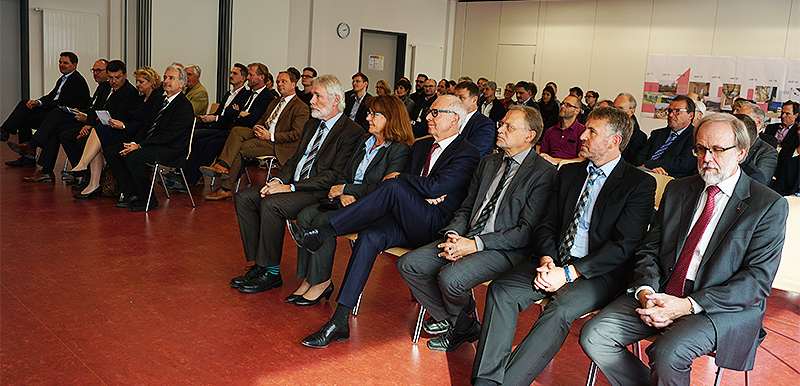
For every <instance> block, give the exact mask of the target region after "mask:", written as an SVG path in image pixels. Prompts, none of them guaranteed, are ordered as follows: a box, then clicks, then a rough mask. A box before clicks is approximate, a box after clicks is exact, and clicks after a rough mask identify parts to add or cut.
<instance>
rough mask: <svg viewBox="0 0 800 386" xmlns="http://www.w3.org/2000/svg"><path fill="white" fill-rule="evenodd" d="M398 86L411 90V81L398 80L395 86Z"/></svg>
mask: <svg viewBox="0 0 800 386" xmlns="http://www.w3.org/2000/svg"><path fill="white" fill-rule="evenodd" d="M397 87H402V88H404V89H406V91H411V82H409V81H408V80H405V79H400V80H398V81H397V84H396V85H395V88H397Z"/></svg>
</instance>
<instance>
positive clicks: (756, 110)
mask: <svg viewBox="0 0 800 386" xmlns="http://www.w3.org/2000/svg"><path fill="white" fill-rule="evenodd" d="M745 109H746V110H745ZM739 110H745V111H750V112H749V113H744V111H742V112H743V113H744V114H747V115H749V116H750V118H753V120H756V119H760V120H761V127H763V126H764V124H765V123H766V121H767V113H766V112H764V109H762V108H761V106H759V105H757V104H755V103H748V104H746V105H744V106H742V107H740V108H739ZM761 127H756V130H761Z"/></svg>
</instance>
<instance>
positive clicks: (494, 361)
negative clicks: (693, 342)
mask: <svg viewBox="0 0 800 386" xmlns="http://www.w3.org/2000/svg"><path fill="white" fill-rule="evenodd" d="M566 99H567V98H565V101H566ZM632 126H633V125H632V123H631V121H630V118H629V117H628V115H627V114H625V113H624V112H622V111H619V110H616V109H614V108H610V107H601V108H597V109H594V110H592V112H591V113H589V116H588V117H587V120H586V128H587V129H586V131H584V133H583V135H582V137H581V140H582V142H583V146H582V147H581V156H583V157H585V158H587V161H584V162H581V163H573V164H568V165H564V166H563V167H562V168H560V169H559V170H558V176H557V177H556V182H555V184H554V185H553V187H552V191H551V192H549V194H547V195H544V196H541V197H549V198H548V199H547V200H544V202H542V203H541V204H540V205H542V206H543V207H545V208H547V209H549V210H546V211H545V213H546V215H545V216H544V219H543V220H542V221H540V222H539V223H540V224H541V227H539V228H538V229H537V230H536V232H535V233H534V234H533V235H532V236H531V239H532V240H531V246H532V247H531V248H530V249H532V250H533V252H532V253H533V257H532V258H530V259H527V260H524V261H522V262H521V263H520V264H519V265H517V266H515V267H514V268H512V269H511V270H510V271H508V272H506V273H504V274H503V275H502V276H500V277H499V278H497V279H495V280H493V281H492V283H491V284H490V285H489V289H488V292H487V295H486V308H485V311H484V313H483V317H484V320H483V328H482V331H481V334H480V342H479V343H478V348H477V352H476V354H475V362H474V364H473V367H472V380H473V382H474V384H475V385H499V384H504V385H522V384H525V385H530V384H531V383H532V382H533V381H534V379H536V377H537V376H538V375H539V374H540V373H541V372H542V370H544V368H545V367H546V366H547V365H548V364H549V363H550V361H551V360H552V359H553V357H555V355H556V353H557V352H558V351H559V349H560V348H561V346H562V345H563V344H564V341H565V340H566V338H567V334H568V333H569V329H570V326H571V324H572V322H573V321H575V320H576V319H578V318H580V317H581V316H583V315H585V314H587V313H589V312H592V311H594V310H597V309H599V308H602V307H604V306H605V305H606V304H608V303H609V302H611V300H613V299H614V297H615V296H616V295H617V294H619V292H620V291H621V290H623V289H624V288H625V285H626V284H627V276H628V275H629V274H630V263H629V260H630V257H631V256H632V254H633V251H634V250H635V248H636V246H637V245H638V243H639V241H640V240H641V239H642V237H644V233H645V231H646V229H647V225H648V223H649V222H650V219H651V218H652V215H653V201H654V196H655V189H656V183H655V180H654V179H653V178H652V177H651V176H649V175H647V174H646V173H644V172H643V171H641V170H639V169H637V168H636V167H634V166H632V165H630V164H628V163H627V162H625V160H623V159H622V156H621V150H622V149H624V148H625V146H626V145H627V142H628V140H629V139H630V135H631V132H632ZM583 197H586V200H585V201H584V200H583ZM545 202H546V203H545ZM576 203H578V204H577V206H576ZM590 230H591V231H590ZM526 256H527V255H526ZM548 296H549V302H548V303H547V306H545V308H544V310H543V311H542V312H541V313H540V315H539V318H538V320H537V321H536V323H535V324H534V325H533V327H532V328H531V331H530V332H529V333H528V334H527V336H526V337H525V339H523V341H522V342H521V343H520V344H519V345H518V346H517V347H516V348H514V349H513V350H512V348H513V346H512V344H513V340H514V333H515V331H516V327H517V319H518V317H517V314H518V313H519V312H521V311H522V310H525V309H527V308H528V307H530V306H531V305H533V303H534V302H536V301H539V300H541V299H543V298H546V297H548Z"/></svg>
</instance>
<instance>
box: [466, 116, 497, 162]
mask: <svg viewBox="0 0 800 386" xmlns="http://www.w3.org/2000/svg"><path fill="white" fill-rule="evenodd" d="M461 136H462V137H464V139H466V140H467V141H469V143H471V144H473V145H475V147H477V148H478V153H480V156H481V157H483V156H485V155H487V154H489V153H491V152H492V151H493V150H494V142H495V138H497V126H496V125H495V123H494V122H492V120H491V119H489V118H487V117H486V116H485V115H483V114H481V112H480V110H476V111H475V114H472V117H471V118H470V119H469V121H467V124H466V125H464V128H463V129H462V130H461Z"/></svg>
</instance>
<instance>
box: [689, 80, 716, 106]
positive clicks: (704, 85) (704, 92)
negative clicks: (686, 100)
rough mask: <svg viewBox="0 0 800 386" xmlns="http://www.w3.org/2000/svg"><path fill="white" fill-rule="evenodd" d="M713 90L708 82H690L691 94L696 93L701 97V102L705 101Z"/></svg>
mask: <svg viewBox="0 0 800 386" xmlns="http://www.w3.org/2000/svg"><path fill="white" fill-rule="evenodd" d="M710 89H711V84H710V83H708V82H689V91H688V92H689V93H695V94H697V95H699V96H700V100H701V101H705V100H706V97H708V91H709V90H710Z"/></svg>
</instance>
